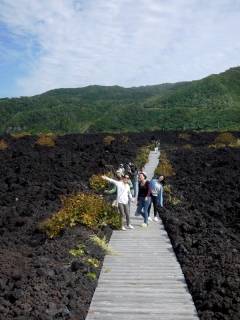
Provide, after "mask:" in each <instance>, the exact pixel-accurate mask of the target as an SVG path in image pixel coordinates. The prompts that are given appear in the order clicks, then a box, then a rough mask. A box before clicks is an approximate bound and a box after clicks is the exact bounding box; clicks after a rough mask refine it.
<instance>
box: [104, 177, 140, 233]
mask: <svg viewBox="0 0 240 320" xmlns="http://www.w3.org/2000/svg"><path fill="white" fill-rule="evenodd" d="M102 178H103V179H104V180H108V181H109V182H111V183H113V184H115V185H116V187H117V201H118V210H119V212H120V223H121V228H122V230H123V231H126V228H125V226H124V224H123V217H124V215H125V216H126V223H127V228H128V229H134V228H133V226H132V225H131V221H130V216H129V208H128V198H130V199H131V200H132V201H134V199H133V197H132V194H131V191H130V187H129V185H128V183H127V182H128V180H129V177H128V176H126V177H125V176H123V179H122V180H120V181H116V180H113V179H111V178H108V177H107V176H102Z"/></svg>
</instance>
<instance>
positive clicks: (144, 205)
mask: <svg viewBox="0 0 240 320" xmlns="http://www.w3.org/2000/svg"><path fill="white" fill-rule="evenodd" d="M150 201H151V198H150V197H149V198H148V199H147V201H146V200H145V197H140V198H139V200H138V206H137V212H138V213H139V214H140V215H141V216H142V217H143V219H144V221H143V222H144V223H147V222H148V207H149V204H150ZM142 209H143V212H142Z"/></svg>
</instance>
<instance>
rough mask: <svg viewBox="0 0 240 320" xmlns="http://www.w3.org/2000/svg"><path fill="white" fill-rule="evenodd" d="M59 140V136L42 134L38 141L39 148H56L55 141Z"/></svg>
mask: <svg viewBox="0 0 240 320" xmlns="http://www.w3.org/2000/svg"><path fill="white" fill-rule="evenodd" d="M56 139H57V135H56V134H53V133H47V134H45V133H41V134H40V135H39V139H38V140H37V141H36V144H37V145H38V146H41V147H43V146H46V147H54V146H55V140H56Z"/></svg>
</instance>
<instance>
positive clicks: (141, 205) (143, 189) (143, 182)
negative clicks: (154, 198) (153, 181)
mask: <svg viewBox="0 0 240 320" xmlns="http://www.w3.org/2000/svg"><path fill="white" fill-rule="evenodd" d="M139 179H140V182H139V184H138V196H137V201H138V204H137V211H136V213H135V216H139V215H141V216H142V217H143V219H144V220H143V224H141V227H142V228H145V227H147V226H148V224H149V222H148V207H149V204H150V201H151V198H150V194H151V188H150V182H149V181H147V176H146V174H145V173H143V172H141V173H140V174H139ZM142 210H143V211H142Z"/></svg>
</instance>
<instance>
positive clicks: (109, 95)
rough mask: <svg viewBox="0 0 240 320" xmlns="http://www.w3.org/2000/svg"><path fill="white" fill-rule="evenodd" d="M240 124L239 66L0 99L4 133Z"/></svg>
mask: <svg viewBox="0 0 240 320" xmlns="http://www.w3.org/2000/svg"><path fill="white" fill-rule="evenodd" d="M158 129H165V130H175V129H181V130H187V129H191V130H193V129H194V130H239V129H240V67H236V68H231V69H229V70H227V71H225V72H223V73H220V74H218V75H210V76H208V77H206V78H204V79H201V80H198V81H191V82H178V83H165V84H160V85H154V86H141V87H133V88H123V87H119V86H97V85H95V86H88V87H84V88H76V89H73V88H70V89H55V90H50V91H47V92H45V93H43V94H41V95H36V96H33V97H20V98H11V99H8V98H4V99H0V133H1V134H3V133H5V132H13V131H15V132H16V131H18V130H19V131H24V132H30V133H39V132H55V133H78V132H79V133H83V132H127V131H143V130H158Z"/></svg>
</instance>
